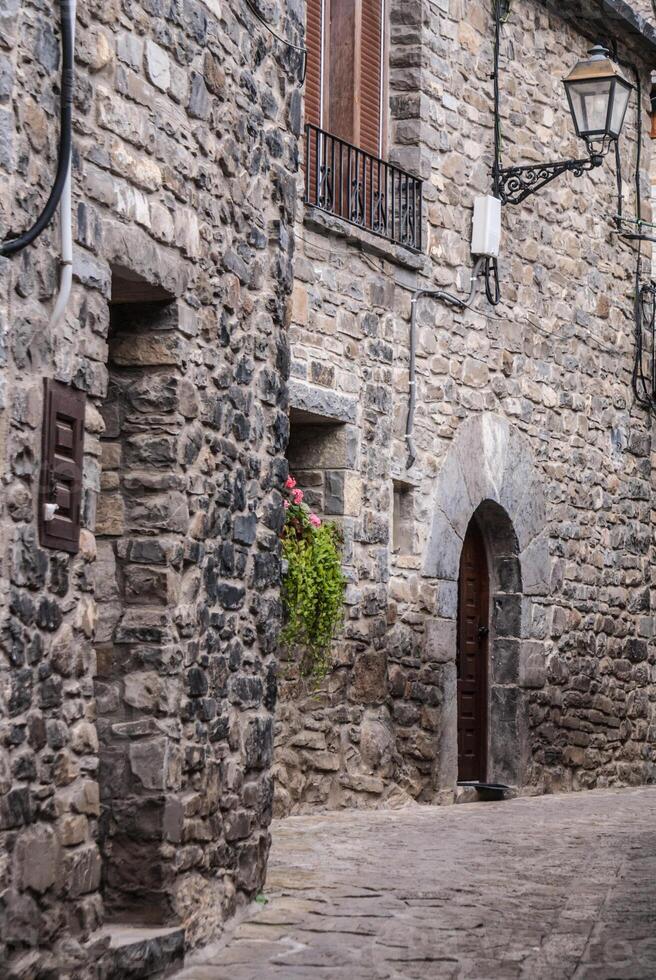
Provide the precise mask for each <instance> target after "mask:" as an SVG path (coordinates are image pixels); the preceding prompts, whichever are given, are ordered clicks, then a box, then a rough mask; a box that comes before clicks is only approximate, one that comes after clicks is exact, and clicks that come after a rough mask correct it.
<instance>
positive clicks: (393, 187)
mask: <svg viewBox="0 0 656 980" xmlns="http://www.w3.org/2000/svg"><path fill="white" fill-rule="evenodd" d="M421 186H422V185H421V180H420V179H419V178H418V177H413V176H412V174H409V173H406V172H405V170H400V169H399V167H395V166H393V165H392V164H391V163H386V162H385V161H384V160H379V159H378V157H374V156H372V155H371V154H370V153H365V152H364V150H359V149H358V148H357V147H355V146H352V145H351V144H350V143H347V142H345V141H344V140H341V139H339V138H338V137H337V136H332V135H331V134H330V133H326V132H325V131H324V130H323V129H319V128H318V127H317V126H313V125H312V124H311V123H307V124H306V126H305V203H306V204H309V205H311V206H312V207H315V208H319V209H320V210H321V211H327V212H328V214H333V215H335V216H336V217H338V218H341V219H342V220H343V221H348V222H350V224H352V225H357V226H358V227H359V228H365V229H366V230H367V231H370V232H372V233H373V234H374V235H380V237H381V238H387V239H388V240H389V241H391V242H395V243H397V244H399V245H405V246H406V248H411V249H414V250H415V251H417V252H419V251H421V248H422V241H421V215H422V198H421Z"/></svg>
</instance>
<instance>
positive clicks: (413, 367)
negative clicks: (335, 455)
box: [405, 258, 485, 470]
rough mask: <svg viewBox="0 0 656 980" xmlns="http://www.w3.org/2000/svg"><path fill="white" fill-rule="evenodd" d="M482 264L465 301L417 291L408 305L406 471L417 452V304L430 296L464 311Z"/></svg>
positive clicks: (436, 291)
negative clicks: (414, 434) (408, 350)
mask: <svg viewBox="0 0 656 980" xmlns="http://www.w3.org/2000/svg"><path fill="white" fill-rule="evenodd" d="M484 262H485V259H484V258H479V259H478V260H477V261H476V265H475V266H474V269H473V272H472V276H471V289H470V290H469V296H467V298H466V299H461V298H460V297H459V296H454V295H453V293H448V292H446V291H445V290H444V289H417V290H415V292H414V293H413V295H412V302H411V304H410V311H411V312H410V365H409V374H410V381H409V383H408V389H409V397H408V416H407V419H406V423H405V441H406V446H407V450H408V458H407V460H406V464H405V468H406V469H407V470H409V469H410V467H411V466H412V465H413V463H414V461H415V460H416V458H417V450H416V449H415V443H414V439H413V433H414V427H415V407H416V404H417V364H416V361H417V303H418V302H419V300H420V299H423V297H424V296H430V297H431V298H432V299H441V300H443V301H444V302H445V303H449V305H450V306H455V308H456V309H457V310H466V309H467V308H468V307H469V306H471V304H472V302H473V300H474V297H475V296H476V293H477V291H478V278H479V273H480V271H481V269H482V267H483V263H484Z"/></svg>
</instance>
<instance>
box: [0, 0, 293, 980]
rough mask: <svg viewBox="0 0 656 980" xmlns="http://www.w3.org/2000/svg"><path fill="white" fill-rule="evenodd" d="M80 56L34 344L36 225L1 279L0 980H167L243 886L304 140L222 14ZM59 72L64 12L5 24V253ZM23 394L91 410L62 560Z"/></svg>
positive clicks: (101, 26)
mask: <svg viewBox="0 0 656 980" xmlns="http://www.w3.org/2000/svg"><path fill="white" fill-rule="evenodd" d="M268 16H269V17H270V18H272V23H276V24H277V26H278V30H279V31H280V32H283V33H286V34H287V35H288V36H289V37H290V38H292V37H294V38H297V39H298V38H300V37H302V23H301V20H302V11H301V9H300V8H296V7H294V6H290V5H288V4H269V5H268ZM77 28H78V31H77V44H76V86H75V108H74V123H73V125H74V157H73V199H74V201H73V203H74V238H75V252H74V287H73V294H72V298H71V302H70V306H69V309H68V312H67V316H66V318H65V322H64V323H63V324H62V325H61V327H60V328H59V329H58V331H57V332H56V333H52V332H51V331H50V330H49V327H48V323H49V317H50V314H51V311H52V306H53V298H54V294H55V291H56V288H57V282H58V268H59V267H58V242H59V235H58V228H57V222H55V223H53V224H52V225H51V226H50V227H49V228H48V229H47V231H46V232H45V233H44V234H43V235H42V236H41V237H40V238H39V239H38V241H37V242H36V244H35V245H34V246H33V247H31V248H29V249H27V250H26V251H24V252H22V254H20V255H18V256H16V257H15V258H12V259H11V260H9V259H6V260H4V259H0V387H1V402H0V456H1V460H2V462H1V464H0V469H1V477H2V495H1V498H0V535H1V538H2V547H1V548H0V613H1V630H2V632H1V640H0V644H1V649H2V654H1V655H0V974H1V975H2V976H3V977H14V976H20V977H24V978H27V977H37V976H38V977H46V976H48V977H57V978H58V980H63V978H65V977H77V978H85V980H86V978H91V977H109V976H124V975H127V974H128V972H129V971H128V969H127V967H126V968H125V970H123V967H121V965H120V964H121V962H124V963H128V964H129V963H132V966H131V967H130V969H133V968H134V962H137V963H138V962H141V968H142V969H143V970H144V974H145V973H147V972H150V971H151V970H152V968H153V967H154V966H157V965H158V964H159V965H162V966H164V965H166V959H167V956H173V955H177V956H179V955H180V953H181V943H182V938H183V931H182V930H184V935H185V941H186V943H187V944H191V945H193V944H196V943H199V942H201V941H202V940H204V939H206V938H208V937H209V936H210V935H214V934H215V933H216V932H217V931H218V930H220V927H221V923H222V921H223V920H224V919H225V918H226V917H228V916H230V915H231V914H232V913H233V912H234V910H235V909H236V908H237V907H238V906H239V905H240V904H243V903H244V902H245V901H247V900H249V899H251V898H252V897H253V896H254V895H255V894H256V893H257V891H258V889H259V888H260V887H261V885H262V882H263V879H264V873H265V866H266V858H267V853H268V849H269V839H270V838H269V832H268V829H267V828H268V824H269V821H270V817H271V802H272V796H273V788H272V779H271V774H270V766H271V754H272V735H273V721H272V711H273V705H274V701H275V696H276V680H275V666H276V663H275V642H276V636H277V632H278V623H279V619H280V602H279V595H278V585H279V577H280V562H279V544H278V534H279V529H280V526H281V520H282V498H281V495H280V492H279V490H280V487H281V485H282V483H283V481H284V479H285V477H286V463H285V460H284V447H285V443H286V436H287V417H286V404H285V397H286V395H285V379H286V375H287V372H288V360H289V355H288V349H287V338H286V331H285V327H286V320H287V303H288V299H287V297H288V294H289V292H290V289H291V282H292V265H291V263H292V255H293V244H294V237H293V217H294V210H295V204H296V185H295V179H294V175H295V172H296V169H297V159H298V153H297V139H298V136H299V130H300V119H301V92H300V86H299V78H300V71H301V59H300V55H299V54H298V53H297V52H295V51H293V50H291V49H288V48H286V47H285V46H281V45H277V44H274V43H273V42H272V40H271V38H270V36H269V35H268V34H267V32H266V31H265V30H264V29H262V27H261V25H258V24H257V21H256V20H255V19H254V18H253V17H252V15H251V14H250V13H249V12H248V9H247V8H246V6H245V5H244V4H242V3H223V2H222V3H217V2H214V0H212V2H210V3H207V4H204V3H201V2H197V0H183V2H180V3H163V2H160V0H154V2H145V3H143V4H142V3H139V2H134V3H130V4H120V3H118V2H110V3H106V2H96V0H91V2H88V3H81V4H80V5H79V7H78V24H77ZM60 57H61V55H60V38H59V26H58V14H57V5H56V4H53V5H50V4H48V5H43V4H41V3H38V2H36V3H35V2H31V0H25V2H23V0H20V2H18V0H2V3H1V4H0V183H1V186H2V191H1V193H0V234H1V235H2V236H3V237H4V235H5V234H7V233H8V232H9V231H10V230H11V231H13V232H16V231H21V230H23V229H24V228H27V227H29V225H30V224H31V223H32V221H33V220H34V219H35V218H36V216H37V214H38V212H39V210H40V208H41V206H42V204H43V202H44V200H45V197H46V196H47V193H48V191H49V188H50V185H51V181H52V175H53V172H54V163H55V156H56V146H57V140H58V105H59V67H60ZM44 378H52V379H55V380H57V381H59V382H62V383H64V384H65V385H69V386H71V388H72V390H74V391H79V392H83V393H84V394H85V395H86V414H85V418H84V426H85V433H84V477H83V487H82V519H81V523H82V530H81V534H80V543H79V551H78V552H77V553H76V554H69V553H66V552H64V551H58V550H49V549H45V548H43V547H41V546H40V543H39V536H38V530H37V491H38V484H39V473H40V469H41V445H42V419H43V409H44V406H43V379H44ZM126 924H127V925H129V926H130V927H133V928H132V931H131V930H130V929H123V928H122V927H123V926H124V925H126ZM137 926H139V927H144V929H146V932H143V931H141V932H139V933H138V935H137V933H135V931H134V927H137ZM144 937H146V938H145V939H144ZM132 940H134V942H132ZM137 940H139V941H138V942H137ZM131 949H132V952H131ZM130 975H131V976H132V975H134V974H133V973H130Z"/></svg>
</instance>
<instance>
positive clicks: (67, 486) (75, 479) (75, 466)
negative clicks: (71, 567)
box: [39, 378, 85, 553]
mask: <svg viewBox="0 0 656 980" xmlns="http://www.w3.org/2000/svg"><path fill="white" fill-rule="evenodd" d="M84 406H85V396H84V392H82V391H75V390H74V389H73V388H69V387H68V385H65V384H62V383H61V382H59V381H52V380H51V379H50V378H46V379H45V384H44V403H43V460H42V468H41V485H40V489H39V536H40V540H41V544H42V545H43V547H44V548H56V549H59V550H61V551H70V552H72V553H75V552H76V551H77V550H78V548H79V542H80V502H81V499H82V457H83V451H84ZM46 504H56V505H57V510H56V511H55V514H54V516H53V518H52V520H46V517H47V513H46Z"/></svg>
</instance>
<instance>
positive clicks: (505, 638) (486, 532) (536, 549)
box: [422, 413, 550, 798]
mask: <svg viewBox="0 0 656 980" xmlns="http://www.w3.org/2000/svg"><path fill="white" fill-rule="evenodd" d="M543 482H544V478H543V476H542V474H541V473H540V470H539V469H538V467H537V466H536V464H535V460H534V458H533V454H532V451H531V447H530V444H529V442H528V440H527V439H526V437H525V436H523V435H522V434H521V433H520V432H519V431H518V430H517V429H515V428H514V427H513V426H512V425H511V424H510V423H509V422H508V421H507V419H504V418H502V417H501V416H498V415H495V414H492V413H485V414H482V415H477V416H473V417H471V418H469V419H467V420H466V421H464V422H463V423H462V424H461V426H460V428H459V429H458V432H457V433H456V437H455V439H454V441H453V443H452V445H451V447H450V448H449V451H448V452H447V454H446V457H445V459H444V462H443V463H442V466H441V468H440V470H439V473H438V476H437V480H436V483H435V492H434V495H433V510H432V524H431V527H430V532H429V535H428V540H427V542H426V547H425V550H424V557H423V565H422V574H423V575H424V576H425V577H427V578H431V579H435V580H437V581H436V584H437V608H436V613H437V615H436V616H435V617H434V618H432V619H430V620H429V621H427V622H426V632H425V644H426V649H425V655H426V659H427V660H428V661H430V662H433V663H434V664H435V665H436V667H437V668H438V669H439V670H440V672H441V675H442V682H441V687H442V712H443V718H442V725H441V733H440V747H439V752H438V758H437V763H436V766H437V770H436V772H435V789H436V792H437V794H438V796H440V797H442V798H443V797H445V796H448V795H449V793H451V792H452V791H453V790H454V788H455V784H456V780H457V694H456V643H457V641H456V623H457V614H458V574H459V567H460V556H461V552H462V546H463V542H464V538H465V534H466V532H467V528H468V526H469V523H470V521H471V520H472V517H474V515H476V520H477V523H478V524H479V527H480V528H481V530H482V532H483V536H484V539H485V542H486V549H487V552H488V559H489V565H490V594H491V599H490V603H491V609H490V617H491V619H490V621H491V624H492V625H491V629H492V633H493V639H494V643H493V644H491V645H490V651H491V653H490V657H491V662H490V665H489V669H490V678H491V683H490V689H489V697H490V705H489V707H490V711H489V717H490V725H491V726H493V728H494V732H493V733H492V731H491V732H490V739H489V741H488V744H489V746H490V756H489V760H488V761H489V774H488V779H490V780H493V781H498V782H506V783H508V784H510V785H513V786H521V785H522V783H523V779H524V772H525V769H526V765H527V762H528V759H529V756H530V746H529V744H528V724H527V699H526V691H525V689H527V688H536V687H542V686H543V685H544V681H545V648H544V644H543V643H542V642H541V641H542V639H543V637H542V636H541V631H540V629H539V625H538V624H539V622H541V620H542V617H541V616H540V615H538V616H535V617H534V616H533V611H534V604H535V603H537V604H538V605H542V604H544V602H545V597H546V596H547V595H548V593H549V588H550V559H549V540H548V534H547V530H546V501H545V496H544V490H543ZM534 621H535V624H536V625H535V626H534V625H533V624H534ZM493 649H494V653H492V650H493Z"/></svg>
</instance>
